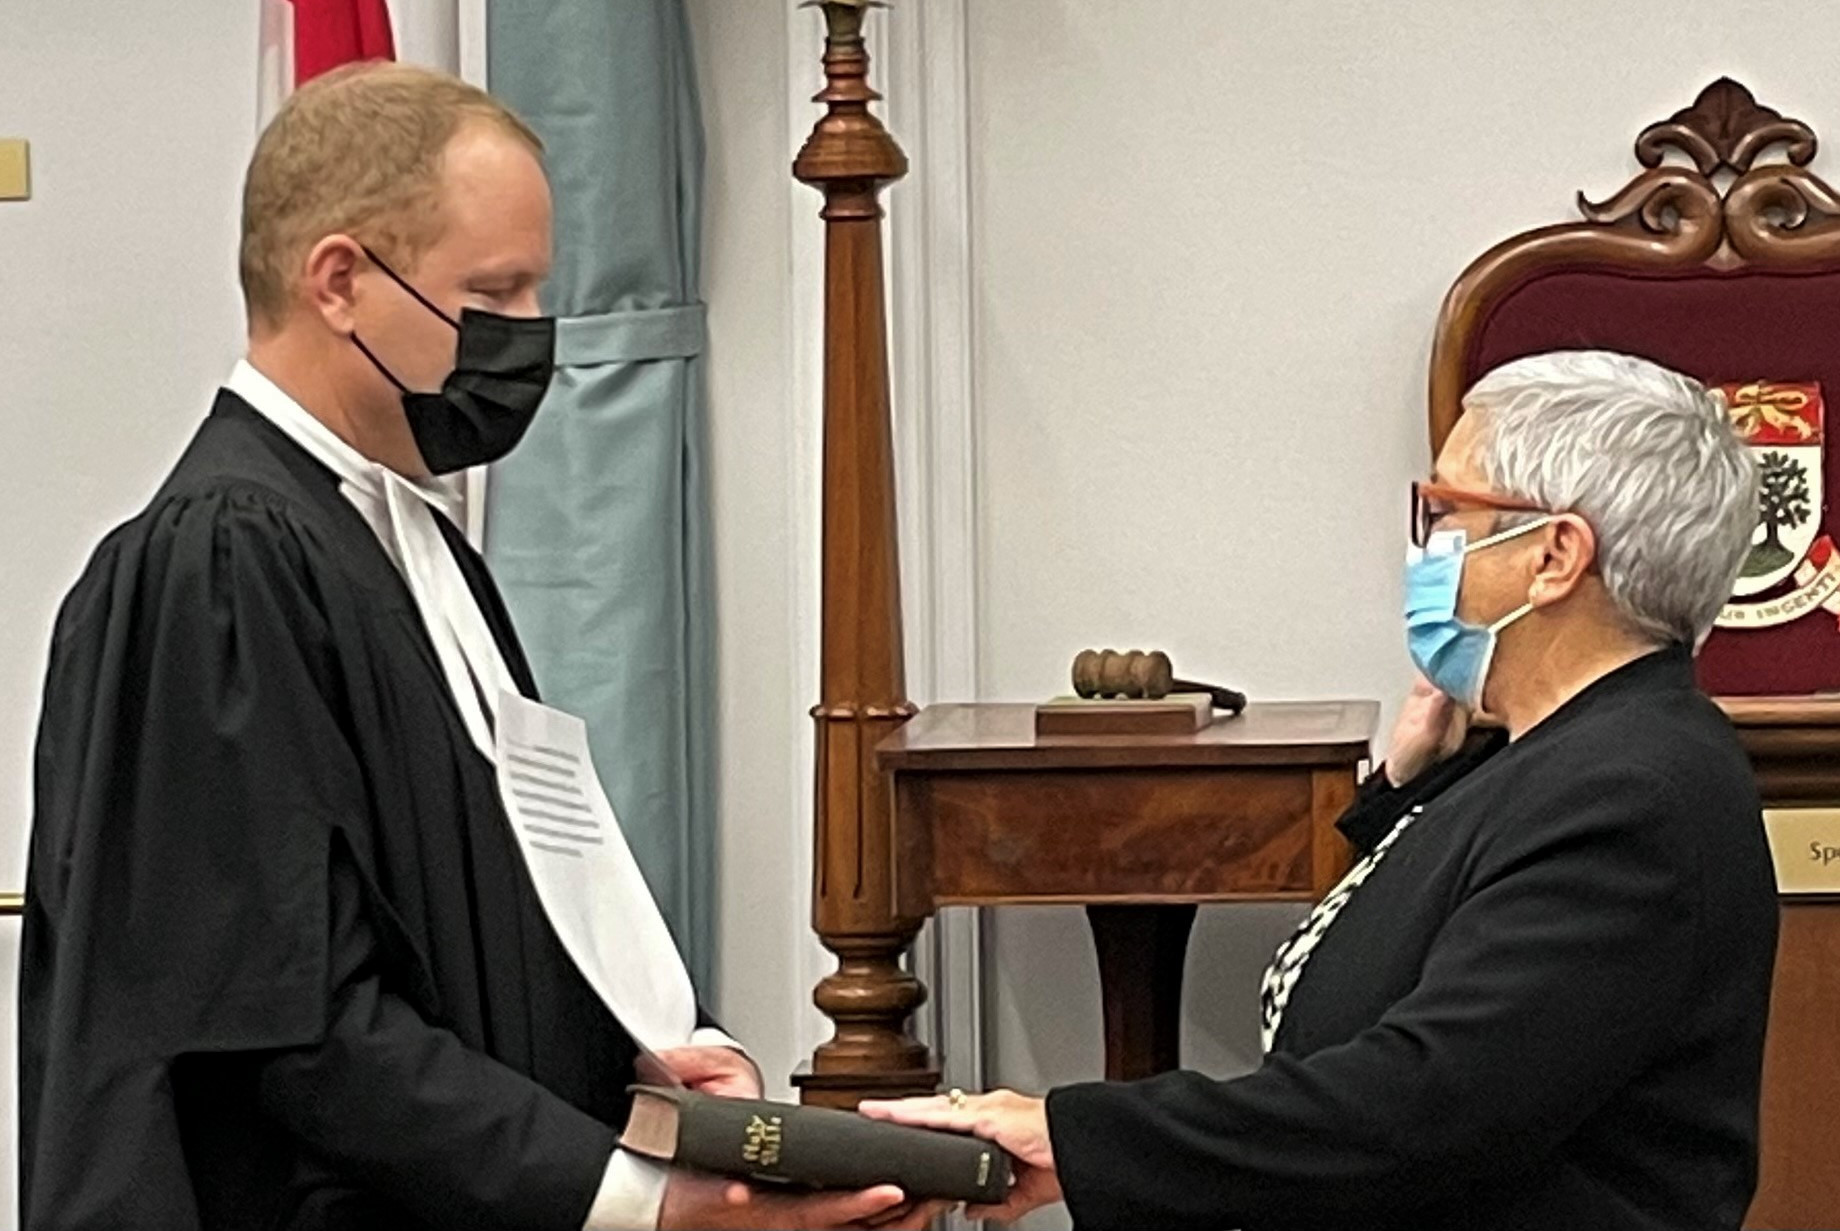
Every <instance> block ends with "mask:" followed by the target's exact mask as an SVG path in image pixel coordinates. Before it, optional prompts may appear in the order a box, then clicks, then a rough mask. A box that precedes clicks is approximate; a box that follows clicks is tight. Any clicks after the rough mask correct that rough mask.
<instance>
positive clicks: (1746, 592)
mask: <svg viewBox="0 0 1840 1231" xmlns="http://www.w3.org/2000/svg"><path fill="white" fill-rule="evenodd" d="M1815 151H1816V141H1815V134H1814V132H1813V130H1811V129H1810V128H1809V127H1808V126H1807V125H1806V124H1804V123H1802V122H1801V121H1800V120H1795V119H1789V118H1786V117H1784V116H1783V115H1781V114H1780V113H1778V112H1776V111H1774V110H1771V109H1770V108H1768V107H1765V106H1761V105H1759V104H1758V103H1757V101H1756V100H1755V99H1754V98H1753V97H1752V96H1751V93H1750V91H1749V90H1747V89H1745V88H1744V87H1743V86H1741V85H1739V84H1738V83H1737V82H1735V81H1732V80H1730V79H1728V78H1727V79H1720V80H1718V81H1715V82H1713V83H1712V84H1711V85H1709V86H1707V87H1706V88H1705V90H1703V91H1702V92H1701V93H1700V96H1699V98H1698V99H1696V100H1695V101H1694V103H1693V105H1692V106H1691V107H1688V108H1687V109H1686V110H1684V111H1681V112H1679V113H1677V114H1675V115H1674V116H1673V117H1671V118H1669V119H1667V120H1664V121H1662V122H1660V123H1658V124H1653V125H1651V126H1650V127H1648V128H1647V129H1645V130H1644V131H1643V132H1642V134H1641V135H1640V136H1639V137H1638V138H1637V139H1636V144H1635V153H1636V159H1637V160H1638V161H1639V162H1640V163H1641V165H1642V167H1643V170H1642V171H1641V172H1640V173H1639V174H1637V175H1636V176H1635V178H1634V179H1632V180H1631V181H1630V182H1629V183H1628V184H1627V185H1625V186H1624V187H1623V188H1622V189H1621V190H1620V191H1618V192H1617V193H1615V194H1614V195H1613V196H1611V197H1610V198H1609V199H1608V200H1606V201H1603V202H1601V203H1598V202H1593V201H1591V200H1589V199H1587V198H1586V197H1585V196H1584V194H1582V193H1580V194H1579V198H1578V205H1579V210H1580V212H1581V213H1582V215H1583V220H1582V221H1576V222H1569V223H1561V224H1559V225H1556V226H1549V227H1542V228H1539V229H1537V230H1533V231H1528V232H1526V233H1524V234H1521V235H1516V236H1514V237H1512V238H1510V239H1508V240H1505V241H1503V242H1502V243H1500V244H1497V245H1496V246H1495V247H1494V248H1492V249H1490V250H1489V251H1488V252H1486V253H1484V254H1483V255H1482V256H1481V257H1479V258H1477V259H1476V260H1475V261H1474V262H1473V263H1471V265H1470V266H1469V268H1468V269H1466V270H1465V271H1464V272H1463V275H1462V276H1461V277H1460V278H1458V280H1457V282H1456V284H1455V285H1454V286H1453V287H1452V288H1451V290H1450V294H1449V296H1448V297H1447V298H1446V300H1445V303H1444V310H1443V314H1442V316H1441V318H1440V320H1439V322H1438V329H1437V337H1436V342H1435V346H1434V349H1433V353H1432V362H1431V398H1430V412H1431V443H1432V447H1433V449H1434V450H1435V449H1437V448H1441V447H1442V445H1443V443H1444V439H1445V437H1446V436H1448V435H1449V433H1450V429H1451V427H1452V426H1453V425H1454V424H1455V423H1456V421H1457V418H1458V417H1459V416H1460V415H1461V414H1462V404H1461V399H1462V394H1463V391H1464V390H1465V389H1467V388H1468V387H1469V386H1470V384H1472V383H1473V382H1474V381H1475V380H1476V379H1477V378H1478V377H1480V376H1481V375H1482V374H1483V373H1485V372H1487V371H1488V370H1489V369H1491V368H1493V367H1495V366H1496V365H1498V364H1501V363H1504V362H1507V361H1508V360H1511V359H1515V358H1518V357H1521V356H1524V355H1528V354H1533V353H1536V352H1540V351H1546V350H1559V349H1568V348H1583V347H1591V348H1604V349H1608V350H1618V351H1624V352H1627V353H1630V354H1636V355H1641V356H1643V357H1645V358H1648V359H1652V360H1654V361H1656V362H1658V363H1662V364H1665V365H1667V366H1669V367H1672V368H1675V369H1677V370H1679V371H1683V372H1686V373H1689V374H1690V375H1693V376H1696V377H1698V378H1699V379H1700V380H1702V381H1705V382H1706V383H1707V384H1709V385H1718V386H1722V387H1724V389H1725V391H1726V396H1727V399H1728V401H1729V402H1730V403H1731V404H1732V410H1733V416H1734V421H1735V422H1736V423H1737V424H1738V426H1739V428H1740V430H1741V431H1743V432H1744V433H1745V434H1746V438H1747V440H1748V442H1749V443H1750V444H1751V445H1752V447H1753V449H1755V450H1756V451H1757V452H1758V454H1759V461H1760V462H1761V463H1762V464H1763V466H1764V468H1765V487H1766V498H1765V501H1764V508H1763V510H1762V512H1763V520H1762V524H1761V525H1760V530H1759V536H1760V541H1759V545H1758V549H1757V550H1756V551H1754V552H1753V554H1752V558H1751V560H1750V561H1747V564H1746V574H1747V576H1746V577H1745V578H1742V579H1741V580H1740V584H1739V587H1738V591H1737V593H1736V594H1734V596H1733V599H1732V602H1731V603H1730V604H1729V605H1728V606H1727V608H1726V612H1725V615H1724V616H1722V617H1721V627H1720V628H1719V629H1718V630H1717V631H1716V632H1715V633H1714V634H1713V636H1712V639H1711V641H1710V642H1709V643H1708V644H1707V646H1706V649H1705V651H1704V653H1703V654H1702V655H1701V658H1700V675H1701V681H1702V683H1703V684H1704V685H1705V686H1706V687H1707V689H1708V690H1709V691H1711V692H1712V693H1714V694H1715V695H1719V696H1722V697H1724V698H1726V705H1727V708H1728V710H1730V711H1731V712H1732V714H1733V716H1734V717H1735V718H1737V719H1738V721H1739V723H1740V725H1741V726H1743V727H1744V728H1745V729H1746V732H1745V733H1746V738H1747V741H1748V742H1749V743H1750V745H1751V747H1752V751H1753V754H1754V755H1756V754H1758V753H1759V752H1760V751H1763V752H1769V753H1770V754H1771V755H1770V756H1767V757H1765V756H1760V757H1759V769H1760V773H1761V775H1762V777H1763V780H1764V784H1765V789H1766V792H1767V793H1768V794H1770V795H1771V797H1772V798H1773V799H1774V800H1775V801H1776V802H1784V803H1787V802H1826V803H1840V695H1834V696H1821V695H1820V694H1840V556H1837V553H1836V552H1835V549H1834V543H1835V542H1836V541H1837V540H1840V499H1836V498H1835V495H1834V494H1835V493H1837V492H1840V488H1837V487H1836V484H1840V439H1836V437H1837V436H1840V423H1836V422H1834V421H1833V420H1834V418H1836V417H1840V195H1837V194H1836V193H1835V192H1834V190H1833V189H1832V188H1830V187H1829V186H1828V185H1827V184H1826V183H1825V182H1824V181H1823V180H1822V179H1821V178H1820V177H1819V176H1818V175H1816V174H1815V173H1814V172H1813V171H1812V170H1810V169H1809V165H1810V164H1811V163H1812V162H1813V161H1814V157H1815ZM1823 395H1825V399H1831V400H1832V401H1833V403H1834V406H1835V408H1836V415H1835V416H1829V415H1827V414H1826V410H1827V407H1826V405H1825V402H1824V398H1823ZM1823 762H1824V764H1823Z"/></svg>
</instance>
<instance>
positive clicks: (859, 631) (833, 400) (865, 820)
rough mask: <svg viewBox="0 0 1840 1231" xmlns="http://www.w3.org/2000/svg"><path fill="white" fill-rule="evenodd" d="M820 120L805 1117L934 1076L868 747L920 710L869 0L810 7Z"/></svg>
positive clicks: (895, 173) (814, 153)
mask: <svg viewBox="0 0 1840 1231" xmlns="http://www.w3.org/2000/svg"><path fill="white" fill-rule="evenodd" d="M809 7H816V8H818V9H819V10H820V11H821V12H822V13H823V15H824V20H825V24H826V27H827V35H828V37H827V39H826V41H825V52H824V73H825V86H824V89H823V90H821V91H820V92H819V93H818V95H817V97H816V98H815V99H814V100H813V101H815V102H818V103H822V104H824V106H825V113H824V115H823V116H822V117H821V118H820V119H819V120H818V123H817V126H816V127H815V128H814V129H813V130H812V134H811V137H810V139H809V140H808V141H807V142H806V143H805V147H804V149H802V150H801V151H800V152H799V156H798V159H797V160H796V161H795V162H794V164H793V175H794V176H796V177H797V178H798V179H799V180H800V181H801V182H803V183H806V184H810V185H811V186H812V187H814V188H816V189H818V191H820V192H821V193H823V194H824V208H823V210H822V217H823V219H824V224H825V249H824V547H823V555H824V564H823V599H822V610H823V633H822V660H823V665H822V676H823V679H822V690H821V699H820V701H819V703H818V705H817V706H816V707H815V708H814V709H813V710H812V717H813V718H814V719H815V720H816V721H817V724H818V732H817V765H816V771H817V790H816V796H817V798H816V812H815V818H814V828H815V834H814V842H815V854H814V869H813V871H814V876H813V886H812V923H813V926H814V927H815V928H816V929H817V931H818V935H819V937H820V939H822V941H823V942H824V946H825V948H827V949H829V950H830V951H831V952H832V953H833V954H835V955H836V956H837V959H838V966H837V970H836V971H835V972H834V973H833V974H830V975H828V976H826V977H825V978H824V980H823V981H822V982H820V983H819V984H818V987H817V989H816V991H815V992H814V994H813V1000H814V1001H815V1002H816V1003H817V1005H818V1007H819V1008H820V1009H822V1010H823V1011H824V1013H825V1015H826V1016H827V1017H829V1018H830V1019H831V1021H832V1022H833V1023H834V1027H835V1029H834V1033H833V1035H832V1037H831V1038H830V1040H829V1041H827V1042H825V1043H824V1044H822V1045H821V1046H819V1048H818V1050H817V1052H816V1053H815V1054H814V1055H813V1057H812V1061H811V1067H810V1069H809V1071H802V1072H800V1073H798V1074H796V1075H795V1076H794V1079H793V1080H794V1082H795V1084H797V1085H798V1087H799V1090H800V1096H801V1098H802V1099H803V1101H805V1102H807V1103H819V1104H823V1105H827V1106H842V1107H853V1106H855V1104H856V1103H857V1102H858V1101H859V1100H861V1099H862V1098H865V1097H870V1096H876V1095H899V1094H913V1093H922V1092H930V1091H932V1090H933V1089H934V1088H936V1087H937V1085H938V1082H939V1073H938V1069H937V1066H936V1065H935V1064H934V1062H933V1058H932V1056H931V1054H930V1053H929V1052H928V1050H927V1048H926V1047H925V1046H924V1045H923V1044H921V1043H920V1042H918V1041H917V1040H916V1039H915V1038H914V1037H913V1034H912V1033H911V1031H910V1029H909V1023H910V1021H911V1019H912V1017H913V1013H914V1010H915V1009H917V1008H918V1007H919V1006H920V1004H921V1002H922V1001H924V1000H925V998H926V991H925V989H924V988H922V987H921V986H920V983H919V981H918V980H916V979H915V978H914V977H913V976H912V975H911V974H909V973H908V972H907V971H906V970H905V969H903V965H902V957H903V955H904V954H905V953H906V951H907V948H908V946H909V945H911V944H912V943H913V939H914V935H915V933H916V932H918V931H919V928H920V920H919V919H914V918H903V917H900V916H899V915H897V913H896V911H895V894H894V883H893V863H894V853H893V849H892V844H893V807H892V799H891V798H890V794H889V787H888V782H887V779H886V778H885V776H884V775H883V774H882V773H881V772H880V770H879V769H878V768H877V766H876V763H875V747H876V745H877V744H878V743H880V742H881V741H882V739H884V738H885V737H886V736H887V735H888V734H889V733H891V732H892V731H894V730H895V729H896V728H897V727H899V726H900V725H901V724H902V723H903V722H905V721H907V719H908V718H910V717H911V716H912V715H913V713H914V707H913V705H912V704H911V703H910V702H909V701H908V700H907V695H906V682H905V679H904V674H905V671H904V664H903V661H902V646H901V636H902V633H901V589H900V562H899V557H898V553H897V550H896V532H895V492H894V432H893V426H892V423H891V419H890V415H889V400H888V340H887V323H886V321H885V319H884V317H883V307H882V305H883V288H882V224H881V220H882V209H881V200H880V197H881V191H882V188H883V187H884V186H885V185H887V184H888V183H890V182H892V181H894V180H896V179H899V178H900V177H901V176H903V175H905V174H906V173H907V156H906V155H905V154H903V153H902V152H901V147H900V146H899V145H898V144H897V143H896V142H895V139H894V138H893V137H892V136H890V135H889V133H888V130H887V129H886V128H884V127H883V126H882V122H881V120H879V119H878V118H877V117H876V116H875V114H874V113H873V112H871V111H870V110H869V104H870V103H872V102H874V101H876V100H877V99H879V98H880V97H881V96H880V95H878V94H877V93H876V92H875V91H874V90H873V89H871V88H870V86H869V80H868V77H869V55H868V52H867V50H866V48H865V47H864V45H863V35H862V30H863V19H864V17H865V16H866V15H867V10H868V9H869V8H871V7H881V6H880V5H876V4H874V3H873V2H872V0H817V3H815V4H814V5H812V6H809Z"/></svg>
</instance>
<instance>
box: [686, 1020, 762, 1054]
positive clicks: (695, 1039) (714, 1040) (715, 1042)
mask: <svg viewBox="0 0 1840 1231" xmlns="http://www.w3.org/2000/svg"><path fill="white" fill-rule="evenodd" d="M690 1046H692V1047H726V1048H728V1049H729V1050H730V1051H738V1052H740V1053H741V1054H742V1055H744V1056H747V1048H745V1047H743V1046H741V1044H739V1043H737V1042H735V1040H734V1038H733V1037H732V1036H730V1035H729V1034H728V1033H727V1032H726V1031H722V1030H718V1029H716V1028H715V1027H714V1026H698V1027H697V1028H696V1029H695V1030H692V1031H691V1032H690ZM748 1059H749V1060H750V1061H752V1060H753V1059H754V1057H752V1056H748Z"/></svg>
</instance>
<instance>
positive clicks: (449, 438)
mask: <svg viewBox="0 0 1840 1231" xmlns="http://www.w3.org/2000/svg"><path fill="white" fill-rule="evenodd" d="M364 255H366V256H368V257H369V258H370V259H371V260H372V261H373V262H374V263H375V264H376V266H377V268H378V269H381V270H382V271H383V272H384V273H386V274H388V275H390V278H391V279H392V280H393V281H394V282H395V283H396V285H397V286H400V287H402V289H403V290H405V291H407V292H409V294H410V295H412V296H414V297H415V301H416V302H417V303H419V304H421V305H422V306H423V307H424V308H427V309H428V310H429V311H430V312H432V313H434V314H435V315H436V316H438V317H440V318H441V319H442V320H444V321H446V322H447V323H448V324H449V325H452V326H453V327H454V328H455V329H456V330H458V331H459V334H460V341H459V345H458V347H457V349H456V351H455V358H454V370H453V371H452V372H451V373H449V374H448V377H447V379H446V380H444V381H442V382H441V391H440V392H439V393H416V392H414V391H413V390H411V389H410V388H409V387H408V386H407V385H405V384H403V383H402V382H401V381H400V380H397V379H396V374H395V373H394V372H392V371H390V369H388V368H386V367H384V366H383V362H382V361H381V360H379V359H378V358H377V356H376V355H374V354H372V353H371V348H370V347H368V346H366V345H365V344H364V342H363V340H362V339H361V338H359V337H358V335H357V334H356V333H353V334H352V335H351V340H352V341H353V342H354V343H356V344H357V347H358V349H359V350H361V351H363V352H364V357H365V358H366V359H369V360H370V361H371V364H372V366H374V367H375V368H376V369H377V370H378V371H379V372H382V373H383V375H384V378H385V379H387V380H388V381H389V382H390V383H391V384H392V385H395V386H396V387H397V389H399V390H401V392H402V400H403V412H404V413H405V414H407V415H408V417H409V433H410V435H412V436H414V437H415V447H416V448H418V449H420V450H421V453H422V461H424V462H426V463H427V465H428V469H429V470H430V471H431V472H432V473H434V474H451V473H453V472H454V471H456V470H465V469H466V468H467V467H469V466H483V465H485V464H487V463H488V462H495V461H497V460H498V459H499V458H501V457H503V456H505V454H507V453H509V452H511V450H512V449H513V448H515V447H516V445H517V442H518V441H520V440H522V439H523V438H524V433H525V431H527V430H528V429H529V427H530V422H531V420H532V419H534V418H536V416H537V407H538V406H539V405H540V404H541V403H542V401H543V395H544V394H545V393H547V392H548V391H549V382H550V378H551V377H552V376H554V375H555V371H556V318H555V317H553V316H500V315H499V314H498V313H496V312H481V311H479V310H477V309H475V308H463V309H461V311H460V319H459V320H458V321H456V320H454V318H453V317H451V316H449V315H447V313H445V312H443V311H441V309H439V308H437V307H435V306H434V305H433V304H432V303H430V302H428V300H427V298H426V297H424V296H423V295H422V293H421V292H420V291H418V290H416V289H415V288H414V287H412V286H410V285H409V284H408V283H407V282H405V281H404V280H403V279H402V278H401V276H399V275H398V274H397V272H396V271H395V270H393V269H391V268H390V267H389V266H388V265H385V264H384V263H383V262H382V261H380V260H378V259H377V254H376V253H374V252H372V251H371V250H370V249H369V248H366V249H365V250H364Z"/></svg>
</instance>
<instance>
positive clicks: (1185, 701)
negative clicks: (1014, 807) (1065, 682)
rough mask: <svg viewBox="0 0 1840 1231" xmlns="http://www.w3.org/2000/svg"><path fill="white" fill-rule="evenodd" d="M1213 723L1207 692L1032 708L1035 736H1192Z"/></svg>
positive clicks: (1066, 700)
mask: <svg viewBox="0 0 1840 1231" xmlns="http://www.w3.org/2000/svg"><path fill="white" fill-rule="evenodd" d="M1213 721H1214V700H1213V698H1212V697H1210V696H1209V695H1208V694H1207V693H1204V692H1192V693H1175V694H1173V695H1171V696H1167V697H1162V698H1159V699H1158V700H1155V701H1149V700H1120V699H1109V698H1094V699H1091V700H1088V699H1086V698H1083V697H1060V698H1056V699H1055V700H1053V701H1044V702H1043V703H1042V704H1040V705H1037V706H1036V707H1035V734H1037V735H1193V734H1194V733H1195V732H1196V731H1200V730H1204V729H1205V728H1206V727H1207V726H1208V725H1209V724H1210V723H1212V722H1213Z"/></svg>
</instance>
